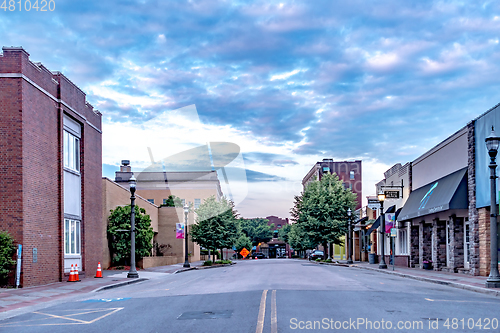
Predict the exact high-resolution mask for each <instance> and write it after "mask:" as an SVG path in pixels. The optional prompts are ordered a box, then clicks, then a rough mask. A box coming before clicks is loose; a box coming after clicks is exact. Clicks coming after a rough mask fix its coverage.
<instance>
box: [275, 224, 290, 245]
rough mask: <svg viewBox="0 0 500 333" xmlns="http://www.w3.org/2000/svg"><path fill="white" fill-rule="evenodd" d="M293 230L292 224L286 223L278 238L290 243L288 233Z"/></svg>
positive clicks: (279, 231)
mask: <svg viewBox="0 0 500 333" xmlns="http://www.w3.org/2000/svg"><path fill="white" fill-rule="evenodd" d="M290 230H292V225H291V224H285V225H284V226H283V227H282V228H281V229H279V230H278V238H279V239H280V240H281V241H283V242H285V243H288V233H289V232H290Z"/></svg>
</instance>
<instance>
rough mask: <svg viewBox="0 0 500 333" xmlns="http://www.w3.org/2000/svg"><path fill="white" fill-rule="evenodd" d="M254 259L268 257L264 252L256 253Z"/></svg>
mask: <svg viewBox="0 0 500 333" xmlns="http://www.w3.org/2000/svg"><path fill="white" fill-rule="evenodd" d="M252 258H253V259H266V255H265V254H264V253H262V252H255V253H253V254H252Z"/></svg>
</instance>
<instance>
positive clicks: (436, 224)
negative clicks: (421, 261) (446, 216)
mask: <svg viewBox="0 0 500 333" xmlns="http://www.w3.org/2000/svg"><path fill="white" fill-rule="evenodd" d="M432 238H433V239H432V266H433V268H434V270H435V271H440V270H441V268H442V267H444V266H446V222H445V221H440V220H438V219H434V220H433V221H432Z"/></svg>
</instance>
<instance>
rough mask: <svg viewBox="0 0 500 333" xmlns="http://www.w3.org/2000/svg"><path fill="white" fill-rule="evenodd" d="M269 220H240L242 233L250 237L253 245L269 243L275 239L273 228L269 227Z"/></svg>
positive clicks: (272, 225)
mask: <svg viewBox="0 0 500 333" xmlns="http://www.w3.org/2000/svg"><path fill="white" fill-rule="evenodd" d="M268 222H269V220H267V219H263V218H255V219H240V226H241V231H242V232H243V233H244V234H245V235H247V236H248V237H250V240H251V241H252V245H255V246H257V245H259V243H267V242H269V241H270V240H271V239H273V231H272V230H271V228H273V227H274V224H271V226H269V225H267V223H268Z"/></svg>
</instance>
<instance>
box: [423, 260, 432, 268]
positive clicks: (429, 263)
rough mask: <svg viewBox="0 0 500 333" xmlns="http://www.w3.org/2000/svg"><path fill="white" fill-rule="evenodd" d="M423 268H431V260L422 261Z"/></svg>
mask: <svg viewBox="0 0 500 333" xmlns="http://www.w3.org/2000/svg"><path fill="white" fill-rule="evenodd" d="M423 264H424V269H427V270H431V269H432V261H424V262H423Z"/></svg>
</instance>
